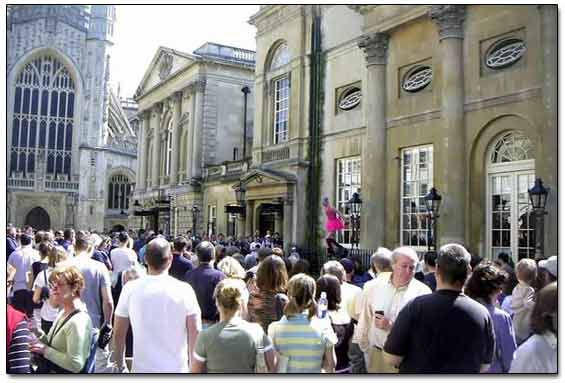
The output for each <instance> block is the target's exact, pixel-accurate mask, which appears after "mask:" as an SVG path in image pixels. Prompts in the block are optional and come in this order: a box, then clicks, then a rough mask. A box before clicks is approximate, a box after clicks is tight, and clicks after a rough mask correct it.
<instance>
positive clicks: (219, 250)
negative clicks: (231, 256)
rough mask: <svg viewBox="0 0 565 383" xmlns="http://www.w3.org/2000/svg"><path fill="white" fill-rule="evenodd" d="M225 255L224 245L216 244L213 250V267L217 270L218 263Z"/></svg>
mask: <svg viewBox="0 0 565 383" xmlns="http://www.w3.org/2000/svg"><path fill="white" fill-rule="evenodd" d="M225 257H226V247H225V246H224V245H216V249H215V251H214V262H213V265H214V269H216V270H218V263H220V261H221V260H222V259H224V258H225Z"/></svg>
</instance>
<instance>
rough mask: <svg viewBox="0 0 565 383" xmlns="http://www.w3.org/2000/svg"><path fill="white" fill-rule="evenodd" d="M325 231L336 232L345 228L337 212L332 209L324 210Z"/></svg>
mask: <svg viewBox="0 0 565 383" xmlns="http://www.w3.org/2000/svg"><path fill="white" fill-rule="evenodd" d="M326 217H327V221H326V230H327V231H337V230H341V229H343V228H344V227H345V225H344V223H343V221H342V220H341V219H340V218H339V217H338V215H337V211H336V210H335V209H334V208H333V207H329V206H328V207H327V208H326Z"/></svg>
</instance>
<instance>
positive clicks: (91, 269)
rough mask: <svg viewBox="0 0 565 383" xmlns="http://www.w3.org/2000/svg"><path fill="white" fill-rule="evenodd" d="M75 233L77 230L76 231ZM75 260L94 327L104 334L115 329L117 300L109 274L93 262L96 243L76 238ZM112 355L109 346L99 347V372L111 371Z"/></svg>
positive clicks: (97, 371) (97, 353)
mask: <svg viewBox="0 0 565 383" xmlns="http://www.w3.org/2000/svg"><path fill="white" fill-rule="evenodd" d="M73 233H74V230H73ZM74 251H75V257H74V258H72V259H71V260H69V263H70V264H72V265H73V266H76V267H77V268H78V269H79V270H80V272H81V273H82V276H83V277H84V290H83V291H82V294H81V299H82V301H83V302H84V304H85V305H86V309H87V311H88V315H89V316H90V320H91V321H92V327H93V328H97V329H99V330H100V331H101V332H102V333H107V332H108V333H109V332H111V330H112V314H113V312H114V299H113V298H112V291H111V281H110V271H109V270H108V268H107V267H106V266H105V265H104V264H103V263H102V262H99V261H96V260H94V259H92V253H93V251H94V243H93V240H92V239H91V238H90V236H89V235H87V234H86V233H84V232H81V235H77V238H76V240H75V244H74ZM109 358H110V352H109V349H108V347H107V346H105V347H104V348H100V347H97V348H96V365H95V368H94V371H95V372H96V373H107V372H112V370H111V369H110V368H111V366H109V365H108V361H109Z"/></svg>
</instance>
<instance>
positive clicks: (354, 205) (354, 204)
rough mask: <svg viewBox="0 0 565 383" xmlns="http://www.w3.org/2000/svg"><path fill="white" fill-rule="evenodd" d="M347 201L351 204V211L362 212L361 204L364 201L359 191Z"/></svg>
mask: <svg viewBox="0 0 565 383" xmlns="http://www.w3.org/2000/svg"><path fill="white" fill-rule="evenodd" d="M347 203H348V204H349V206H351V213H352V214H355V215H359V213H360V212H361V204H362V203H363V201H361V198H360V197H359V193H357V192H355V193H353V195H352V196H351V198H350V199H349V201H347Z"/></svg>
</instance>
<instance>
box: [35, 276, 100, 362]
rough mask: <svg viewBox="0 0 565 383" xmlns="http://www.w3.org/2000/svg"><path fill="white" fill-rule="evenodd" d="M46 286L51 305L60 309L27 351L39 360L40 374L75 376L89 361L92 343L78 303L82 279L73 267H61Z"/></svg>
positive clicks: (86, 318) (87, 320)
mask: <svg viewBox="0 0 565 383" xmlns="http://www.w3.org/2000/svg"><path fill="white" fill-rule="evenodd" d="M49 283H50V286H51V290H50V297H51V298H52V302H53V303H54V304H55V305H59V306H61V307H62V308H63V309H62V310H61V312H60V313H59V315H58V316H57V318H56V319H55V321H54V322H53V326H52V327H51V329H50V330H49V333H48V334H47V335H45V334H42V335H41V336H40V337H39V340H38V341H37V342H35V343H34V344H32V346H31V351H32V352H33V353H35V354H38V355H40V356H42V357H43V358H40V360H41V363H40V369H39V371H38V372H40V373H50V372H56V373H79V372H81V371H82V370H83V367H84V366H85V364H86V361H87V359H88V357H89V354H90V349H91V339H92V323H91V321H90V316H89V315H88V313H87V312H86V307H85V305H84V303H83V302H82V301H81V300H80V293H81V291H82V290H83V289H84V278H83V276H82V274H81V272H80V271H79V270H78V269H77V268H76V267H74V266H62V267H59V268H56V269H55V270H54V271H53V272H52V273H51V276H50V277H49Z"/></svg>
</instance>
